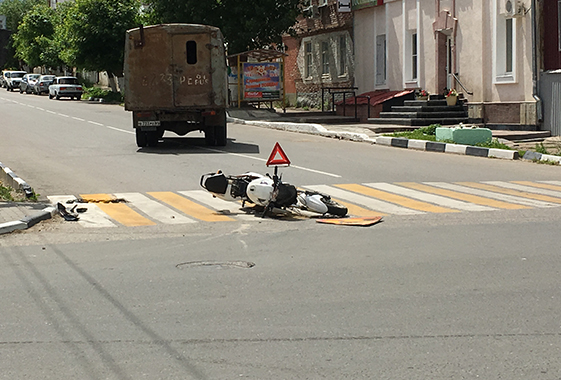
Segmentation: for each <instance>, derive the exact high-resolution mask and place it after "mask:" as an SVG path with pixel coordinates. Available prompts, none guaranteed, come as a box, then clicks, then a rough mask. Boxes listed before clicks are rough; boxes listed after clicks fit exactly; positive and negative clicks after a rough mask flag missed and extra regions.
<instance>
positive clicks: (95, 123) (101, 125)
mask: <svg viewBox="0 0 561 380" xmlns="http://www.w3.org/2000/svg"><path fill="white" fill-rule="evenodd" d="M88 123H90V124H93V125H97V126H100V127H103V124H101V123H98V122H96V121H91V120H88Z"/></svg>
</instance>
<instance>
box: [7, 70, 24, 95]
mask: <svg viewBox="0 0 561 380" xmlns="http://www.w3.org/2000/svg"><path fill="white" fill-rule="evenodd" d="M25 74H27V73H26V72H25V71H6V72H4V79H5V80H6V90H8V91H14V89H19V84H20V83H21V79H22V78H23V76H24V75H25Z"/></svg>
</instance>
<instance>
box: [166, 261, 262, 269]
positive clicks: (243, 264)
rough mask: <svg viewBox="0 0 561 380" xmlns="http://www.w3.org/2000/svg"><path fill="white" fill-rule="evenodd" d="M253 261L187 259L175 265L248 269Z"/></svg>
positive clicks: (251, 266) (180, 266)
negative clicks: (187, 260)
mask: <svg viewBox="0 0 561 380" xmlns="http://www.w3.org/2000/svg"><path fill="white" fill-rule="evenodd" d="M254 266H255V263H252V262H250V261H189V262H186V263H180V264H177V265H176V267H177V268H179V269H183V268H197V267H216V268H222V269H226V268H242V269H249V268H253V267H254Z"/></svg>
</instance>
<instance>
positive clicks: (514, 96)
mask: <svg viewBox="0 0 561 380" xmlns="http://www.w3.org/2000/svg"><path fill="white" fill-rule="evenodd" d="M533 2H535V1H534V0H523V1H521V0H377V1H376V0H353V11H354V43H355V49H354V51H355V65H356V68H355V85H356V86H357V87H359V93H363V92H368V91H373V90H384V89H387V90H401V89H425V90H427V91H429V92H430V93H431V94H443V93H444V91H445V89H451V88H455V89H456V90H457V91H458V92H460V93H462V94H463V96H464V98H465V99H467V105H468V111H469V114H470V117H472V118H482V119H483V120H484V122H485V123H486V124H488V125H489V126H491V125H495V127H496V128H508V129H536V126H537V125H538V124H539V119H540V107H541V105H540V102H539V101H538V100H539V98H538V96H537V91H536V72H537V67H536V65H538V64H539V62H537V61H536V54H535V53H536V52H535V51H534V50H533V49H534V48H535V46H534V45H533V41H534V34H533V33H534V26H535V24H534V22H535V20H534V19H533V17H535V15H534V10H533V9H532V4H531V3H533Z"/></svg>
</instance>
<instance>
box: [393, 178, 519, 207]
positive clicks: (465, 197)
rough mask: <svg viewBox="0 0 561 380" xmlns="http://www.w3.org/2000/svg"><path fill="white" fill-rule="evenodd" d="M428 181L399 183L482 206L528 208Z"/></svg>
mask: <svg viewBox="0 0 561 380" xmlns="http://www.w3.org/2000/svg"><path fill="white" fill-rule="evenodd" d="M429 183H430V182H425V183H423V184H421V183H413V182H402V183H400V185H401V186H406V187H410V188H412V189H416V190H420V191H424V192H427V193H432V194H438V195H442V196H445V197H448V198H454V199H459V200H462V201H466V202H469V203H475V204H478V205H482V206H489V207H492V208H502V209H507V210H520V209H528V208H529V207H527V206H522V205H519V204H514V203H507V202H502V201H498V200H495V199H490V198H485V197H480V196H478V195H473V194H466V193H461V192H458V191H452V190H446V189H443V188H437V187H433V186H429V185H428V184H429Z"/></svg>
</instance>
